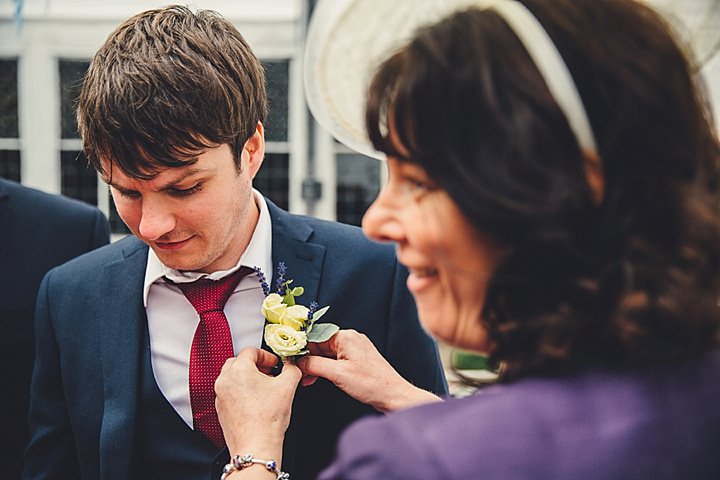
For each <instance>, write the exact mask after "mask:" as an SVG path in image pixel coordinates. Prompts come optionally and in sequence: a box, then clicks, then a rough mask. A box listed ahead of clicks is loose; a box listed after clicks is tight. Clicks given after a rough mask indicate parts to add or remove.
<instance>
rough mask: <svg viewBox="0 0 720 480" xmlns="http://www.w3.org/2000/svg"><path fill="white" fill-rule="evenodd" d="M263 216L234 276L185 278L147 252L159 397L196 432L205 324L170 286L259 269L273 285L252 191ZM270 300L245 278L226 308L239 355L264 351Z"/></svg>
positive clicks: (264, 226) (265, 222)
mask: <svg viewBox="0 0 720 480" xmlns="http://www.w3.org/2000/svg"><path fill="white" fill-rule="evenodd" d="M253 197H254V199H255V203H256V204H257V206H258V208H259V210H260V216H259V218H258V223H257V226H256V227H255V231H254V232H253V235H252V238H251V239H250V244H249V245H248V247H247V249H246V250H245V251H244V252H243V254H242V255H241V256H240V260H239V261H238V263H237V265H236V266H235V267H233V268H231V269H230V270H224V271H220V272H213V273H211V274H206V273H199V272H180V271H178V270H174V269H171V268H168V267H166V266H165V265H163V264H162V262H160V259H159V258H158V257H157V255H155V252H153V250H152V249H149V250H148V260H147V267H146V269H145V288H144V291H143V301H144V303H145V309H146V311H147V319H148V329H149V332H150V353H151V358H152V368H153V373H154V374H155V380H156V382H157V384H158V387H160V391H161V392H162V394H163V395H164V396H165V398H166V399H167V400H168V402H170V404H171V405H172V406H173V407H174V408H175V410H176V411H177V413H178V414H179V415H180V417H182V419H183V420H184V421H185V423H187V424H188V425H189V426H190V427H191V428H192V425H193V420H192V408H191V407H190V389H189V387H188V382H189V373H188V371H189V362H190V348H191V346H192V341H193V336H194V335H195V330H196V329H197V326H198V323H199V322H200V318H199V317H198V314H197V312H196V311H195V309H194V308H193V306H192V305H191V304H190V302H189V301H188V300H187V299H186V298H185V296H184V295H183V293H182V292H181V291H180V289H179V288H177V287H175V286H172V285H170V284H169V283H167V282H165V280H164V279H163V277H167V278H169V279H171V280H172V281H174V282H178V283H181V282H192V281H195V280H197V279H199V278H203V277H209V278H211V279H215V280H217V279H219V278H223V277H225V276H227V275H229V274H230V273H232V272H234V271H236V270H237V269H238V268H240V267H241V266H247V267H260V268H261V269H262V271H263V273H265V275H266V277H267V279H268V281H270V280H271V279H272V254H271V252H272V226H271V223H270V213H269V212H268V208H267V203H266V202H265V199H264V198H263V196H262V195H261V194H260V193H259V192H258V191H257V190H253ZM264 298H265V296H264V295H263V291H262V287H261V286H260V282H259V280H258V278H257V276H256V275H254V274H250V275H248V276H246V277H244V278H243V279H242V280H241V281H240V283H239V284H238V286H237V287H235V290H234V291H233V293H232V294H231V295H230V299H229V300H228V301H227V303H226V304H225V316H226V317H227V319H228V323H229V325H230V332H231V334H232V342H233V350H234V352H235V355H237V354H238V352H239V351H240V350H242V349H243V348H245V347H248V346H251V347H258V348H259V347H260V345H261V343H262V335H263V328H264V325H265V319H264V318H263V316H262V314H261V313H260V306H261V305H262V301H263V299H264Z"/></svg>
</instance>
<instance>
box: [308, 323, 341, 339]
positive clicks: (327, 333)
mask: <svg viewBox="0 0 720 480" xmlns="http://www.w3.org/2000/svg"><path fill="white" fill-rule="evenodd" d="M338 330H340V327H338V326H337V325H335V324H334V323H320V324H315V325H313V328H312V330H310V332H308V335H307V341H308V342H315V343H320V342H325V341H327V340H330V337H332V336H333V335H335V334H336V333H337V332H338Z"/></svg>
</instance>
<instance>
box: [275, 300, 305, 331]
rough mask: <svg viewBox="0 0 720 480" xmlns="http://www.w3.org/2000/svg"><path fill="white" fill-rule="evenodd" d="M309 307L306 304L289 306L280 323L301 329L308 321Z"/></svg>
mask: <svg viewBox="0 0 720 480" xmlns="http://www.w3.org/2000/svg"><path fill="white" fill-rule="evenodd" d="M307 317H308V308H307V307H306V306H304V305H293V306H292V307H287V308H286V309H285V311H284V312H283V314H282V316H281V317H280V324H281V325H285V326H288V327H291V328H294V329H295V330H300V329H301V328H303V327H304V326H305V324H306V323H307Z"/></svg>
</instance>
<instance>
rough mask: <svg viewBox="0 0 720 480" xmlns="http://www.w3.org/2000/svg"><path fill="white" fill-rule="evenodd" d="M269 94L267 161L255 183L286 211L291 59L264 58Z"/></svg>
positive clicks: (287, 201) (288, 183) (287, 202)
mask: <svg viewBox="0 0 720 480" xmlns="http://www.w3.org/2000/svg"><path fill="white" fill-rule="evenodd" d="M262 63H263V67H265V81H266V85H267V86H266V88H267V96H268V118H267V120H266V122H265V125H264V127H265V142H266V144H265V161H264V162H263V165H262V167H261V168H260V170H259V171H258V174H257V176H256V177H255V180H254V181H253V186H254V187H255V188H257V189H258V190H259V191H260V192H261V193H262V194H263V195H265V196H267V197H268V198H269V199H270V200H272V201H273V202H274V203H275V204H276V205H277V206H278V207H280V208H283V209H285V210H287V209H288V208H289V206H290V201H289V200H290V178H289V177H290V175H289V171H290V155H289V151H290V144H289V142H288V112H289V108H288V105H289V102H288V92H289V90H288V85H289V71H290V62H289V60H287V59H284V60H264V61H263V62H262Z"/></svg>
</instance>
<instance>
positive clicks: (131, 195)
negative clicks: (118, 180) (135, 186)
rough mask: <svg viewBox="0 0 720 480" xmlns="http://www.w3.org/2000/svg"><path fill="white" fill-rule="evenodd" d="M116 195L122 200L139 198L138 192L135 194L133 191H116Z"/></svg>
mask: <svg viewBox="0 0 720 480" xmlns="http://www.w3.org/2000/svg"><path fill="white" fill-rule="evenodd" d="M118 193H120V196H121V197H124V198H132V199H135V198H140V192H136V191H135V190H118Z"/></svg>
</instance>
